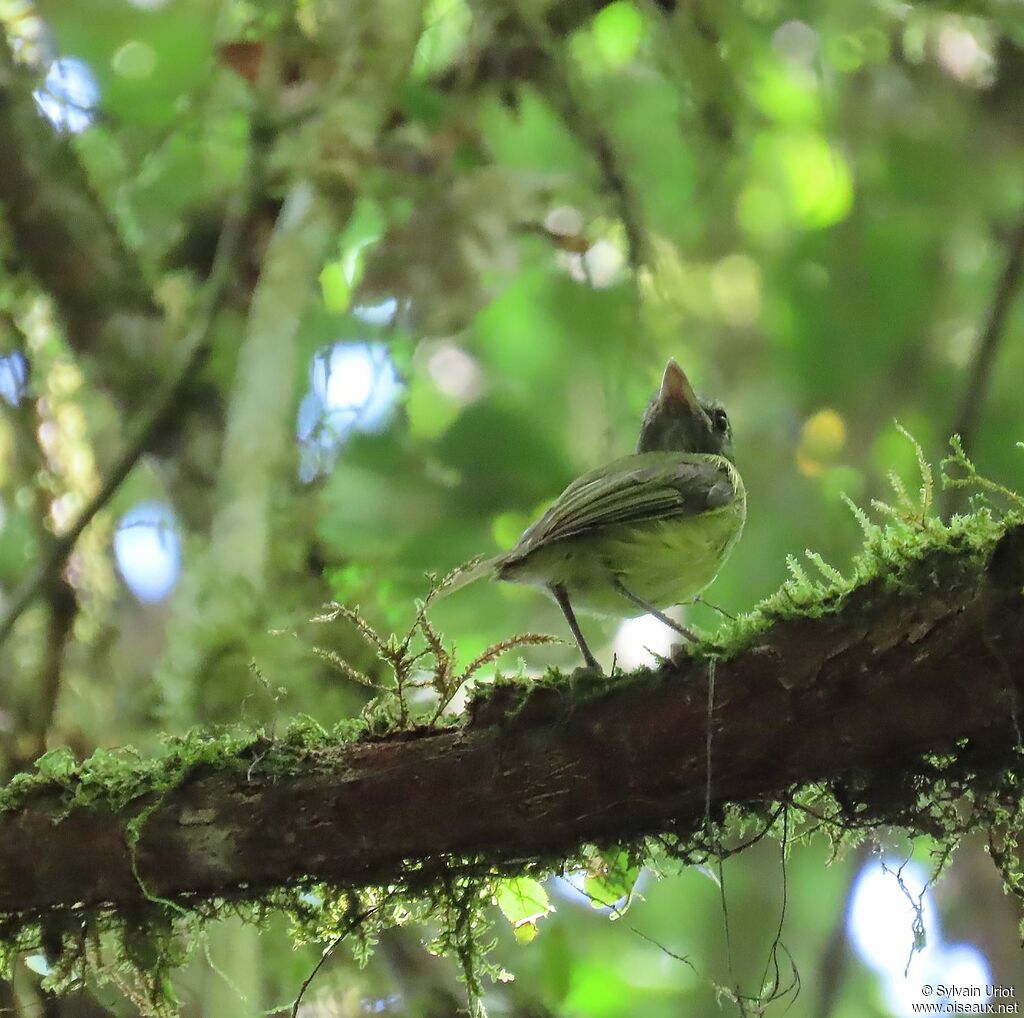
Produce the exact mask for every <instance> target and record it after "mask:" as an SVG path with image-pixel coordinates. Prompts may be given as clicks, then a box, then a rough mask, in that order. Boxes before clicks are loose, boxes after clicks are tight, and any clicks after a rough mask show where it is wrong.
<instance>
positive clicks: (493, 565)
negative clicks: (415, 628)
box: [434, 555, 505, 598]
mask: <svg viewBox="0 0 1024 1018" xmlns="http://www.w3.org/2000/svg"><path fill="white" fill-rule="evenodd" d="M504 557H505V556H504V555H495V556H494V557H493V558H484V557H483V556H482V555H478V556H477V557H476V558H471V559H470V560H469V561H468V562H463V563H462V565H461V566H458V567H457V568H455V569H453V570H452V571H451V572H450V573H449V574H448V575H447V576H446V577H445V578H444V579H443V580H442V581H441V585H440V586H439V587H438V588H437V593H436V594H435V595H434V597H435V598H442V597H447V596H448V595H449V594H454V593H455V591H457V590H461V589H462V588H463V587H468V586H469V584H471V583H475V582H476V581H477V580H480V579H483V578H484V577H485V576H487V577H493V576H494V573H495V570H496V569H497V568H498V566H499V565H500V564H501V562H502V560H503V559H504Z"/></svg>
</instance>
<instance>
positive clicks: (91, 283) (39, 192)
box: [0, 31, 162, 406]
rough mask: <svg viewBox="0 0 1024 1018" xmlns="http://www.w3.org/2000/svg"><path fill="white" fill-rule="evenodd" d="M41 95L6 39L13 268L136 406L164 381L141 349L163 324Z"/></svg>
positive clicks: (0, 186)
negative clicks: (42, 109) (21, 270)
mask: <svg viewBox="0 0 1024 1018" xmlns="http://www.w3.org/2000/svg"><path fill="white" fill-rule="evenodd" d="M35 85H36V82H35V81H34V75H33V74H32V73H31V71H30V70H28V69H27V68H25V67H22V66H20V65H19V64H18V62H17V61H16V60H15V58H14V54H13V53H12V51H11V47H10V45H9V43H8V41H7V39H6V38H5V37H4V34H3V32H2V31H0V138H3V139H4V145H3V149H4V156H3V159H0V211H2V213H3V215H4V218H5V219H6V221H7V224H8V226H9V228H10V232H11V237H12V239H13V242H14V243H13V247H14V249H15V251H16V253H17V258H18V259H19V261H20V262H21V263H22V264H23V265H24V267H25V268H26V269H27V270H28V272H30V273H31V274H32V276H33V277H34V278H35V279H36V280H37V281H38V282H39V284H40V286H42V287H43V288H44V289H45V290H46V291H47V292H48V293H50V294H51V295H52V296H53V298H54V301H55V302H56V305H57V308H58V310H59V313H60V315H61V318H62V319H63V321H64V326H65V333H66V335H67V339H68V342H69V343H70V344H71V346H72V347H73V348H74V349H76V350H77V351H79V352H83V353H88V354H95V355H97V356H98V357H100V358H101V359H102V361H103V364H104V365H105V367H106V366H108V367H109V368H110V369H111V370H112V371H116V376H115V377H108V378H105V379H104V382H105V384H107V385H108V386H109V388H110V389H111V391H113V392H114V393H115V394H116V395H117V396H118V398H119V399H121V400H122V401H123V402H124V403H125V404H126V405H128V406H134V405H136V404H137V403H138V401H139V397H140V394H141V393H144V392H146V391H147V390H148V388H149V387H150V386H151V385H152V384H155V383H156V382H157V381H158V372H159V368H160V365H159V362H158V361H157V360H156V359H155V358H154V357H153V347H152V343H147V342H145V341H143V340H144V337H145V336H148V335H150V332H151V330H155V329H159V327H160V323H161V321H162V315H161V314H160V312H159V310H158V309H157V308H156V307H155V306H154V304H153V302H152V299H151V296H150V292H149V288H148V286H147V283H146V281H145V279H144V278H143V275H142V272H141V270H140V269H139V266H138V264H137V262H136V261H135V259H134V257H133V256H132V255H131V254H130V252H129V251H128V249H127V248H126V247H125V246H124V243H123V242H122V240H121V238H120V236H119V235H118V233H117V229H116V228H115V226H114V223H113V222H112V221H111V219H110V217H109V216H108V214H107V212H106V210H105V209H104V208H103V206H102V204H101V203H100V201H99V200H98V198H97V197H96V195H95V193H94V192H93V190H92V188H91V186H90V184H89V181H88V180H87V179H86V175H85V173H84V171H83V170H82V167H81V165H80V164H79V162H78V160H77V158H76V156H75V154H74V152H73V151H72V150H71V148H70V147H69V143H68V140H67V139H66V138H61V137H59V136H58V135H57V133H56V132H55V131H54V129H53V127H52V126H51V125H50V124H49V123H47V122H46V120H44V119H43V117H42V116H41V115H40V113H39V110H38V108H37V107H36V104H35V101H34V99H33V95H32V90H33V88H34V87H35Z"/></svg>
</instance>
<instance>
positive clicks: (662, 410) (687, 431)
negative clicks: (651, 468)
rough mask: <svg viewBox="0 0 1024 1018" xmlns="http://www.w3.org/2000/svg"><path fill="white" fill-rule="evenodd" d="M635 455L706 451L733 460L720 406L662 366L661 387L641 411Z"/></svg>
mask: <svg viewBox="0 0 1024 1018" xmlns="http://www.w3.org/2000/svg"><path fill="white" fill-rule="evenodd" d="M636 451H637V452H706V453H715V454H717V455H719V456H725V457H726V459H728V460H732V459H733V448H732V426H731V425H730V424H729V416H728V414H726V412H725V408H724V407H723V406H722V404H721V403H718V402H717V401H715V400H702V399H698V398H697V394H696V393H695V392H694V391H693V386H691V385H690V380H689V379H688V378H687V377H686V374H685V372H684V371H683V369H682V368H681V367H680V366H679V365H678V364H677V363H676V362H675V361H674V360H671V359H670V360H669V362H668V364H666V365H665V374H664V375H663V376H662V379H661V388H660V389H659V390H658V391H657V392H656V393H655V394H654V397H653V398H652V399H651V402H650V403H648V404H647V409H646V410H645V411H644V419H643V422H642V423H641V425H640V438H639V440H638V441H637V445H636Z"/></svg>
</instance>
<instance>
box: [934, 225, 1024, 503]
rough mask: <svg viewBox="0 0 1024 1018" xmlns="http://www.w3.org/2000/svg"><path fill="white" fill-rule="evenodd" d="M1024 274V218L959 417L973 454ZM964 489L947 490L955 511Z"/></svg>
mask: <svg viewBox="0 0 1024 1018" xmlns="http://www.w3.org/2000/svg"><path fill="white" fill-rule="evenodd" d="M1022 273H1024V217H1022V218H1021V220H1020V222H1019V223H1018V224H1017V226H1016V227H1015V229H1014V231H1013V233H1012V235H1011V236H1010V242H1009V250H1008V252H1007V256H1006V263H1005V264H1004V265H1003V271H1002V272H1001V273H1000V276H999V282H998V283H997V284H996V289H995V293H994V294H993V296H992V303H991V305H990V306H989V309H988V315H987V316H986V320H985V328H984V330H983V331H982V333H981V336H980V337H979V339H978V345H977V347H976V348H975V350H974V356H973V357H972V358H971V367H970V379H969V381H968V383H967V391H966V392H965V393H964V401H963V404H962V405H961V407H960V413H959V415H958V416H957V420H956V426H955V427H954V429H953V432H954V434H957V435H959V436H960V441H961V442H962V443H963V447H964V452H966V453H967V455H968V456H969V455H970V454H971V447H972V445H973V442H974V431H975V429H976V427H977V424H978V416H979V414H980V413H981V407H982V404H983V403H984V401H985V396H986V394H987V393H988V388H989V381H990V379H991V376H992V367H993V365H994V364H995V359H996V354H997V352H998V350H999V343H1000V341H1001V340H1002V338H1003V334H1004V330H1005V326H1006V319H1007V315H1008V314H1009V311H1010V308H1011V306H1012V305H1013V301H1014V298H1015V297H1016V295H1017V291H1018V289H1019V288H1020V281H1021V274H1022ZM963 494H964V493H963V491H962V489H955V488H954V489H950V490H949V491H948V492H947V500H946V501H947V506H946V508H947V509H948V510H949V511H950V512H952V511H954V510H955V509H956V508H957V507H958V506H959V505H960V504H961V503H962V499H963Z"/></svg>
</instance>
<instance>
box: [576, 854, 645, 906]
mask: <svg viewBox="0 0 1024 1018" xmlns="http://www.w3.org/2000/svg"><path fill="white" fill-rule="evenodd" d="M639 876H640V867H639V866H633V865H630V861H629V857H628V856H627V855H626V853H625V852H619V853H617V854H616V855H613V856H602V855H597V854H595V855H593V856H591V858H590V860H589V862H588V865H587V877H586V879H585V880H584V882H583V890H584V891H585V893H586V895H587V897H588V898H590V904H591V905H593V906H594V908H611V907H612V906H615V911H616V914H618V915H621V914H622V913H623V912H625V911H626V909H627V908H629V905H630V901H631V899H632V896H633V887H634V885H635V884H636V881H637V877H639ZM623 899H625V901H623ZM619 902H622V904H621V905H620V904H618V903H619Z"/></svg>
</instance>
